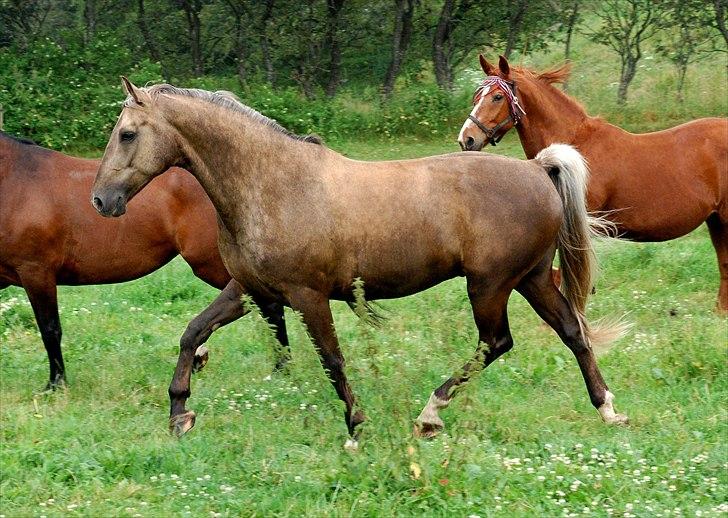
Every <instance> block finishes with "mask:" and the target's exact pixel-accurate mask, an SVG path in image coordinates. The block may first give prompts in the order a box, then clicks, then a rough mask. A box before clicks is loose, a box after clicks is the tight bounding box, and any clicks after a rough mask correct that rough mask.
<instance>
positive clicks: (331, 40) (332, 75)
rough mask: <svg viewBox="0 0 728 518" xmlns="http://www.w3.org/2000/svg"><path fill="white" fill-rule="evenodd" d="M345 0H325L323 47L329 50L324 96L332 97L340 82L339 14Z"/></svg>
mask: <svg viewBox="0 0 728 518" xmlns="http://www.w3.org/2000/svg"><path fill="white" fill-rule="evenodd" d="M344 2H345V0H326V22H327V23H326V25H327V27H326V39H325V41H324V48H325V49H328V50H329V78H328V81H327V83H326V88H325V92H326V97H333V96H334V95H335V94H336V90H337V89H338V88H339V83H340V82H341V41H340V38H339V31H340V24H341V14H342V12H341V11H342V9H343V8H344Z"/></svg>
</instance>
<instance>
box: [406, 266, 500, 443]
mask: <svg viewBox="0 0 728 518" xmlns="http://www.w3.org/2000/svg"><path fill="white" fill-rule="evenodd" d="M468 295H469V296H470V304H471V305H472V307H473V316H474V318H475V324H476V325H477V326H478V346H477V348H476V351H475V356H474V357H473V358H472V359H470V361H468V362H467V363H466V364H465V365H464V366H463V367H462V369H461V370H460V371H459V372H458V373H457V374H455V375H453V376H452V377H451V378H449V379H448V380H447V381H445V383H443V384H442V385H440V386H439V387H438V388H437V389H436V390H435V391H434V392H433V393H432V395H431V396H430V399H429V401H428V402H427V405H426V406H425V408H424V409H423V410H422V412H421V413H420V415H419V417H418V418H417V420H416V421H415V431H414V433H415V435H416V436H419V437H434V436H435V435H437V433H439V432H440V431H441V430H442V429H443V427H444V424H443V422H442V419H440V416H439V415H438V411H439V410H440V409H442V408H445V407H446V406H448V405H449V404H450V401H451V400H452V398H453V397H454V396H455V393H456V392H457V391H458V389H460V388H461V387H462V385H463V384H464V383H466V382H468V381H469V380H470V379H471V378H472V377H473V376H474V375H476V374H477V373H478V372H480V371H481V370H482V369H484V368H485V367H487V366H488V365H490V364H491V363H493V362H494V361H495V360H496V359H498V357H500V356H501V355H503V354H505V353H506V352H508V351H509V350H510V349H511V348H512V347H513V338H512V337H511V331H510V328H509V326H508V314H507V304H508V296H509V295H510V289H508V290H505V289H500V290H494V289H493V287H492V286H488V285H485V284H482V285H476V284H475V283H473V282H471V280H470V279H468Z"/></svg>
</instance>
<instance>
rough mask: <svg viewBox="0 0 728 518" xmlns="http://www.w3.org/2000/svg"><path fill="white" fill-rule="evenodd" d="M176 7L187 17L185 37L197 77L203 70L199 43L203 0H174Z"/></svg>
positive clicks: (193, 70)
mask: <svg viewBox="0 0 728 518" xmlns="http://www.w3.org/2000/svg"><path fill="white" fill-rule="evenodd" d="M175 3H176V4H177V7H179V8H180V9H182V10H183V11H184V14H185V18H186V19H187V39H188V43H189V46H190V57H191V58H192V73H193V74H194V75H195V76H197V77H199V76H201V75H202V74H204V72H205V62H204V56H203V54H202V44H201V37H200V33H201V30H202V29H201V26H200V11H202V6H203V0H175Z"/></svg>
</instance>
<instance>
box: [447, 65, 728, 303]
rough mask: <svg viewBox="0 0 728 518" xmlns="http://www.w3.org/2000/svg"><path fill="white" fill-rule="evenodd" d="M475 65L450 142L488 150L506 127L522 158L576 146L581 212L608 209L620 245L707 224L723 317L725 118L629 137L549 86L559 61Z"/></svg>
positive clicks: (726, 292)
mask: <svg viewBox="0 0 728 518" xmlns="http://www.w3.org/2000/svg"><path fill="white" fill-rule="evenodd" d="M480 64H481V66H482V68H483V71H484V72H485V74H486V76H487V77H486V79H485V81H483V83H482V84H481V86H480V87H479V88H478V89H477V90H476V93H475V96H474V97H473V104H474V108H473V111H472V113H471V114H470V116H469V117H468V119H467V120H466V121H465V123H464V124H463V127H462V130H461V131H460V135H459V137H458V141H459V142H460V146H461V147H462V148H463V149H464V150H468V151H479V150H481V149H482V148H483V146H484V145H485V144H486V142H490V143H492V144H495V142H497V140H499V139H500V138H501V137H502V136H503V135H504V134H505V133H506V132H507V131H508V130H510V129H511V128H512V127H514V126H515V127H516V130H517V131H518V136H519V138H520V139H521V144H522V145H523V149H524V151H525V152H526V156H527V157H528V158H533V157H534V156H536V154H537V153H538V152H539V151H540V150H542V149H544V148H545V147H547V146H548V145H549V144H553V143H554V142H563V143H567V144H570V145H572V146H574V147H576V148H577V149H578V150H579V151H580V152H581V153H582V154H583V155H584V157H585V158H586V159H587V161H588V163H589V168H590V170H591V176H590V179H589V188H588V195H587V205H588V207H589V210H591V211H599V212H601V211H604V212H605V213H607V214H608V216H607V217H608V218H609V219H611V220H612V221H613V222H614V223H616V224H617V231H618V233H619V235H620V236H621V237H623V238H626V239H632V240H635V241H666V240H668V239H675V238H677V237H680V236H684V235H685V234H687V233H688V232H691V231H692V230H694V229H695V228H697V227H698V226H700V225H701V224H702V223H703V222H706V223H707V225H708V230H709V231H710V237H711V239H712V241H713V245H714V246H715V251H716V253H717V254H718V268H719V270H720V290H719V292H718V308H719V310H722V311H728V119H726V118H710V119H699V120H695V121H692V122H688V123H686V124H682V125H680V126H676V127H674V128H670V129H667V130H663V131H657V132H654V133H644V134H633V133H629V132H627V131H624V130H622V129H620V128H618V127H616V126H613V125H611V124H609V123H607V122H605V121H604V120H602V119H600V118H598V117H590V116H589V115H587V113H586V112H585V111H584V108H582V107H581V105H580V104H579V103H578V102H577V101H575V100H574V99H572V98H571V97H569V96H568V95H566V94H565V93H564V92H563V91H561V90H559V89H557V88H555V87H554V86H553V85H554V83H559V82H563V81H564V80H565V79H566V78H567V77H568V76H569V71H570V68H569V66H568V65H564V66H562V67H561V68H558V69H556V70H551V71H548V72H543V73H536V72H533V71H531V70H528V69H526V68H516V67H510V66H509V64H508V61H507V60H506V59H505V58H503V57H501V58H500V62H499V67H498V68H496V67H494V66H493V65H491V64H490V63H488V62H487V61H486V60H485V58H483V56H480ZM514 100H515V101H514ZM524 112H525V113H524Z"/></svg>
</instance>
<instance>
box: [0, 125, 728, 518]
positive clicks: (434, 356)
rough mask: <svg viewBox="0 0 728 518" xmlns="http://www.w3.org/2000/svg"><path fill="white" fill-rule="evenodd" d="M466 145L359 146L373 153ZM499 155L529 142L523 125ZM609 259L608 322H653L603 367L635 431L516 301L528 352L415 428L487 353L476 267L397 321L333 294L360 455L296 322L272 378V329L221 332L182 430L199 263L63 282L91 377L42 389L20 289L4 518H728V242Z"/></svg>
mask: <svg viewBox="0 0 728 518" xmlns="http://www.w3.org/2000/svg"><path fill="white" fill-rule="evenodd" d="M453 148H454V146H453V143H415V144H412V145H410V144H403V145H393V144H378V145H371V144H365V143H356V144H349V145H346V146H340V147H339V149H340V150H341V151H343V152H346V153H347V154H349V155H350V156H354V157H361V158H374V157H377V158H393V157H400V156H416V155H427V154H434V153H438V152H445V151H450V150H453ZM499 151H501V152H503V151H505V152H508V153H510V154H515V155H518V154H519V153H520V147H519V146H517V141H515V140H514V139H513V138H512V137H511V138H510V140H507V141H506V142H505V146H504V147H503V148H499ZM598 251H599V256H600V258H601V261H602V264H603V273H602V276H601V277H600V280H599V282H598V285H597V294H596V296H594V297H593V299H592V302H591V305H590V309H589V315H590V316H591V317H592V318H595V317H600V316H605V315H606V316H608V315H622V314H626V315H627V319H628V320H630V321H631V322H633V323H634V328H633V331H632V332H631V334H630V335H629V336H628V337H626V338H625V339H623V340H621V341H620V342H618V343H616V344H614V345H613V346H612V347H611V348H610V349H608V350H605V351H602V352H601V354H600V358H599V364H600V366H601V368H602V372H603V374H604V376H605V378H606V379H607V382H608V383H609V385H610V388H611V390H612V391H613V392H614V393H615V395H616V407H617V410H618V411H621V412H625V413H627V414H628V415H629V416H630V418H631V424H630V425H629V426H628V427H625V428H609V427H606V426H605V425H603V424H602V423H601V421H600V420H599V417H598V415H597V413H596V411H595V410H594V409H593V408H592V407H591V405H590V403H589V399H588V396H587V394H586V389H585V387H584V384H583V381H582V379H581V376H580V374H579V371H578V368H577V366H576V362H575V360H574V358H573V357H572V355H571V353H570V352H569V351H568V349H566V347H564V346H563V345H562V344H561V343H560V342H559V341H558V339H557V338H556V337H555V335H554V333H553V332H551V331H550V330H549V329H547V328H545V327H544V326H543V325H542V324H541V323H540V322H539V319H538V318H537V317H536V316H535V314H534V313H533V311H532V310H531V309H530V308H529V307H528V306H527V304H526V303H525V301H524V300H523V299H522V298H521V297H520V296H518V295H516V294H514V295H513V297H512V299H511V304H510V320H511V327H512V331H513V335H514V338H515V341H516V346H515V348H514V350H513V351H512V352H510V353H509V354H507V355H506V356H505V357H504V359H502V360H500V361H498V362H496V363H495V364H494V365H492V366H491V367H490V368H489V369H487V370H486V371H485V372H484V373H483V374H482V375H481V376H480V377H479V378H478V379H477V380H476V381H475V382H473V383H471V384H470V385H469V386H468V388H467V389H466V390H465V391H464V392H463V393H461V395H460V396H459V397H458V398H457V399H456V400H455V401H454V403H453V404H452V405H451V406H450V408H449V409H448V410H446V411H445V412H444V415H443V417H444V419H445V422H446V427H447V428H446V433H445V434H443V435H442V436H441V437H439V438H437V439H435V440H433V441H420V440H416V439H414V438H413V437H412V434H411V431H412V424H413V420H414V419H415V417H416V416H417V414H418V413H419V411H420V409H421V407H422V405H423V404H424V403H425V401H426V400H427V397H428V396H429V394H430V392H431V391H432V390H433V389H434V388H435V387H436V386H437V385H439V384H440V383H441V381H442V379H443V378H444V377H446V376H448V375H449V374H451V373H452V372H453V371H454V370H455V369H457V368H458V367H459V366H460V365H461V364H462V362H463V361H464V360H466V359H467V358H468V357H469V356H470V355H471V354H472V351H473V348H474V345H475V340H476V333H475V327H474V324H473V322H472V317H471V313H470V308H469V305H468V301H467V296H466V293H465V289H464V282H463V281H462V279H456V280H453V281H450V282H447V283H444V284H442V285H440V286H438V287H436V288H434V289H432V290H429V291H428V292H425V293H423V294H420V295H417V296H413V297H409V298H406V299H402V300H396V301H385V302H384V303H383V306H384V308H385V309H386V313H387V315H388V317H389V320H388V321H387V322H386V323H385V325H384V326H383V327H382V328H381V329H371V328H368V327H365V326H363V325H362V324H361V323H359V322H357V320H356V318H355V317H354V316H353V315H352V313H351V312H350V311H349V310H348V308H346V306H345V305H343V304H341V303H335V304H334V312H335V318H336V322H337V326H338V332H339V337H340V340H341V343H342V347H343V350H344V352H345V355H346V358H347V360H348V364H347V365H348V373H349V376H350V379H351V381H352V384H353V387H354V389H355V391H356V392H357V393H358V395H359V398H360V401H361V404H362V405H363V407H364V410H365V411H366V412H367V415H368V418H369V420H368V422H367V424H366V425H365V428H364V433H363V440H362V443H361V448H360V451H359V452H358V453H357V454H353V455H352V454H349V453H347V452H345V451H344V449H343V448H342V445H343V442H344V440H345V438H346V430H345V427H344V425H343V423H342V419H341V411H342V406H341V404H340V403H339V402H338V400H337V399H336V397H335V394H334V391H333V390H332V388H331V387H330V384H329V382H328V381H327V379H326V377H325V375H324V373H323V371H322V369H321V367H320V365H319V363H318V359H317V357H316V355H315V353H314V351H313V348H312V346H311V343H310V341H309V340H308V338H307V337H306V335H305V333H304V330H303V328H302V325H301V324H300V322H299V321H298V320H297V319H296V318H295V316H294V315H293V314H291V313H287V316H288V330H289V334H290V337H291V342H292V348H293V362H292V365H291V367H290V369H289V372H288V373H287V374H273V375H271V368H272V354H273V353H272V351H273V345H274V341H273V338H272V336H271V333H270V331H269V330H268V329H267V327H266V325H265V324H264V322H263V321H262V320H261V318H260V317H259V316H257V315H250V316H246V317H245V318H243V319H241V320H240V321H238V322H236V323H234V324H232V325H230V326H228V327H226V328H223V329H221V330H220V331H218V332H217V333H215V334H214V335H213V337H212V338H211V339H210V341H209V346H210V349H211V359H210V362H209V364H208V365H207V366H206V367H205V369H204V370H203V371H202V372H201V373H199V374H197V375H195V376H194V378H193V384H192V398H191V399H190V401H189V408H191V409H194V410H195V411H196V412H197V414H198V420H197V425H196V427H195V428H194V429H193V430H192V431H191V432H190V433H189V434H187V435H186V436H185V437H184V438H183V439H181V440H177V439H174V438H172V437H170V436H169V435H168V434H167V412H168V398H167V386H168V384H169V381H170V379H171V375H172V372H173V368H174V364H175V362H176V357H177V343H178V337H179V336H180V335H181V333H182V331H183V330H184V327H185V325H186V323H187V322H188V320H189V319H191V318H192V317H193V316H194V315H195V314H196V313H197V312H199V311H200V310H202V309H203V308H204V307H205V305H206V304H207V303H208V302H209V301H211V300H212V298H213V297H214V296H215V294H216V292H215V290H214V289H211V288H209V287H207V286H206V285H204V284H203V283H202V282H201V281H199V280H197V279H196V278H195V277H194V276H193V275H192V274H191V272H190V270H189V268H188V267H187V265H186V264H185V263H184V262H182V261H179V260H175V261H174V262H173V263H171V264H170V265H169V266H167V267H165V268H164V269H162V270H160V271H158V272H156V273H155V274H153V275H150V276H148V277H146V278H144V279H141V280H139V281H136V282H131V283H127V284H124V285H114V286H99V287H79V288H61V289H60V303H61V318H62V321H63V325H64V352H65V356H66V363H67V366H68V370H69V381H70V386H69V388H68V389H67V390H62V391H58V392H55V393H52V394H41V393H39V389H40V388H41V387H42V386H43V385H44V384H45V382H46V376H47V360H46V356H45V352H44V350H43V347H42V344H41V341H40V337H39V334H38V332H37V331H36V328H35V324H34V321H33V317H32V313H31V310H30V307H29V305H28V302H27V299H26V297H25V295H24V293H23V292H22V290H20V289H16V288H10V289H6V290H4V291H0V382H1V384H2V387H1V388H2V390H0V426H1V428H0V437H1V445H2V446H1V448H0V460H1V464H0V469H1V472H0V475H1V480H0V517H7V518H10V517H19V516H20V517H24V516H48V517H50V516H76V515H78V516H149V517H157V516H252V515H257V516H264V515H271V514H276V515H281V516H301V515H304V514H306V515H312V516H390V515H394V514H397V515H417V516H419V515H423V514H426V515H430V516H539V515H540V516H567V515H569V516H575V515H585V514H592V515H596V516H628V517H629V516H718V515H722V516H725V515H726V514H727V513H728V494H727V489H726V488H727V487H728V469H727V468H728V442H726V437H727V435H728V423H727V416H726V398H727V397H728V379H727V378H726V359H727V356H726V355H727V352H728V349H727V345H726V338H727V333H728V329H727V324H726V320H725V318H722V317H719V316H717V315H716V314H715V313H714V312H713V308H714V304H715V293H716V290H717V285H718V278H717V267H716V261H715V257H714V254H713V250H712V247H711V245H710V241H709V239H708V236H707V232H706V231H705V230H704V229H700V230H698V231H696V232H695V233H693V234H692V235H690V236H688V237H685V238H683V239H680V240H677V241H673V242H670V243H663V244H631V243H618V242H608V243H607V242H605V243H599V245H598Z"/></svg>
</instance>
